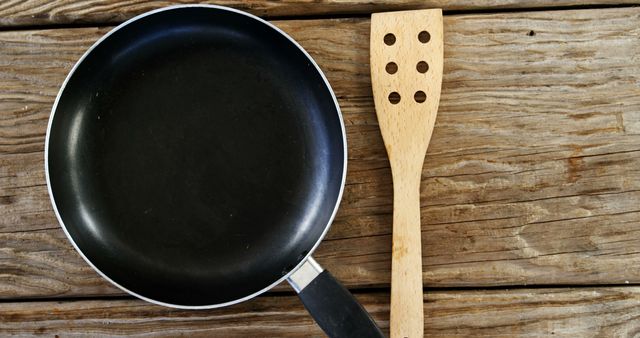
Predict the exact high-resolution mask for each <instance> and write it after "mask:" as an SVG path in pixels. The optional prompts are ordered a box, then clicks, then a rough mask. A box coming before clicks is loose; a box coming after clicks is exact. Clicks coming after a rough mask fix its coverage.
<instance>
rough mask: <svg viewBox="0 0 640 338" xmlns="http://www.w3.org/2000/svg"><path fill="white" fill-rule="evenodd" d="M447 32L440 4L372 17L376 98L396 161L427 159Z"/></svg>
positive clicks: (392, 158) (385, 137)
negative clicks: (435, 7)
mask: <svg viewBox="0 0 640 338" xmlns="http://www.w3.org/2000/svg"><path fill="white" fill-rule="evenodd" d="M442 31H443V29H442V10H441V9H426V10H417V11H403V12H389V13H376V14H373V15H372V17H371V47H370V48H371V81H372V87H373V97H374V101H375V106H376V113H377V115H378V122H379V124H380V129H381V131H382V136H383V138H384V142H385V145H386V147H387V153H388V155H389V159H390V161H391V162H392V165H393V162H395V161H398V160H399V161H406V160H407V159H406V158H405V157H409V158H412V159H415V160H416V161H419V163H420V166H421V165H422V161H423V160H424V156H425V154H426V151H427V146H428V144H429V140H430V139H431V132H432V130H433V125H434V123H435V120H436V114H437V111H438V104H439V102H440V88H441V84H442V67H443V39H442V34H443V32H442ZM414 162H415V161H414Z"/></svg>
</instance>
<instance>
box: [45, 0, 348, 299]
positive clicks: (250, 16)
mask: <svg viewBox="0 0 640 338" xmlns="http://www.w3.org/2000/svg"><path fill="white" fill-rule="evenodd" d="M183 8H206V9H216V10H222V11H228V12H233V13H236V14H240V15H244V16H246V17H248V18H250V19H253V20H256V21H258V22H260V23H262V24H264V25H266V26H267V27H269V28H271V29H273V30H275V31H276V32H278V33H280V34H281V35H282V36H284V37H285V38H286V39H288V40H289V41H290V42H291V43H292V44H293V45H294V46H295V47H297V48H298V49H299V50H300V51H301V52H302V53H303V54H304V55H305V56H306V57H307V59H308V60H309V62H311V64H312V65H313V66H314V67H315V69H316V71H317V72H318V74H319V75H320V77H321V78H322V80H323V82H324V84H325V86H326V89H327V90H328V91H329V94H330V95H331V98H332V100H333V103H334V105H335V108H336V112H337V115H338V120H339V121H340V128H341V135H342V144H343V157H344V158H343V168H342V178H341V183H340V189H339V192H338V196H337V198H336V204H335V206H334V208H333V211H332V213H331V217H330V218H329V221H328V222H327V224H326V225H325V228H324V230H323V231H322V234H320V237H319V238H318V240H317V241H316V242H315V243H314V245H313V246H312V248H311V249H310V250H309V252H308V253H307V254H306V255H305V256H304V258H302V259H300V261H299V262H298V264H297V265H296V266H295V267H294V268H293V269H291V271H289V272H288V273H287V274H285V275H284V276H282V277H281V278H279V279H278V280H276V281H275V282H273V283H271V284H270V285H268V286H266V287H265V288H263V289H261V290H259V291H257V292H254V293H252V294H249V295H247V296H244V297H242V298H238V299H235V300H232V301H229V302H224V303H217V304H208V305H181V304H173V303H167V302H163V301H159V300H156V299H152V298H149V297H146V296H143V295H141V294H138V293H136V292H134V291H131V290H129V289H127V288H126V287H124V286H122V285H120V284H119V283H117V282H116V281H114V280H113V279H111V278H110V277H109V276H107V275H106V274H105V273H103V272H102V271H100V269H98V267H97V266H96V265H94V264H93V262H91V260H89V258H88V257H87V256H85V254H84V253H83V252H82V250H80V247H79V246H78V245H77V244H76V242H75V241H74V240H73V237H72V236H71V234H70V233H69V231H68V230H67V227H66V225H65V224H64V221H63V220H62V217H61V216H60V212H59V211H58V207H57V205H56V201H55V197H54V195H53V190H52V188H51V180H50V177H49V176H50V175H49V138H50V135H51V127H52V125H53V119H54V117H55V113H56V110H57V107H58V103H59V101H60V98H61V97H62V95H63V93H64V90H65V88H66V86H67V83H68V82H69V80H70V79H71V77H72V76H73V74H74V73H75V71H76V69H77V68H78V67H80V65H81V64H82V62H83V61H84V60H85V58H87V56H89V54H91V52H92V51H93V50H94V49H95V48H96V47H97V46H98V45H100V44H101V43H102V42H103V41H104V40H106V39H107V38H108V37H109V36H111V35H112V34H114V33H115V32H117V31H119V30H120V29H122V28H124V27H126V26H127V25H129V24H131V23H133V22H135V21H138V20H140V19H142V18H144V17H147V16H149V15H153V14H156V13H160V12H165V11H170V10H176V9H183ZM347 159H348V156H347V137H346V130H345V126H344V120H343V117H342V111H341V110H340V106H339V105H338V100H337V98H336V96H335V93H334V91H333V89H332V88H331V85H330V84H329V81H328V80H327V77H326V76H325V74H324V72H323V71H322V69H320V67H319V66H318V64H317V63H316V62H315V60H314V59H313V58H312V57H311V55H309V53H308V52H307V51H306V50H305V49H304V48H303V47H302V46H301V45H300V44H299V43H298V42H297V41H296V40H294V39H293V38H292V37H291V36H289V35H288V34H287V33H285V32H284V31H282V30H281V29H280V28H278V27H276V26H275V25H273V24H272V23H270V22H268V21H266V20H264V19H262V18H260V17H258V16H256V15H253V14H250V13H247V12H244V11H241V10H239V9H235V8H231V7H226V6H219V5H207V4H191V5H175V6H167V7H163V8H158V9H155V10H152V11H149V12H146V13H142V14H140V15H137V16H135V17H133V18H131V19H129V20H127V21H125V22H123V23H121V24H120V25H118V26H116V27H115V28H113V29H112V30H110V31H109V32H107V33H106V34H105V35H103V36H102V37H100V38H99V39H98V40H97V41H96V42H94V43H93V44H92V45H91V47H89V49H87V50H86V51H85V52H84V54H83V55H82V56H81V57H80V58H79V59H78V61H76V63H75V64H74V66H73V67H72V68H71V70H70V71H69V74H67V77H66V78H65V80H64V82H63V83H62V86H61V87H60V90H59V91H58V94H57V95H56V99H55V101H54V103H53V106H52V108H51V114H50V115H49V121H48V123H47V132H46V136H45V148H44V166H45V178H46V182H47V191H48V193H49V199H50V200H51V205H52V206H53V211H54V213H55V215H56V219H57V220H58V223H59V224H60V226H61V228H62V230H63V231H64V233H65V235H66V237H67V239H68V240H69V242H71V244H72V245H73V248H74V249H75V251H76V252H78V253H79V254H80V256H81V257H82V258H83V259H84V261H85V262H87V264H89V266H91V268H93V270H95V271H96V272H97V273H98V274H99V275H100V276H101V277H102V278H104V279H105V280H107V281H108V282H110V283H111V284H113V285H115V286H116V287H118V288H119V289H121V290H122V291H124V292H126V293H128V294H130V295H133V296H135V297H137V298H140V299H142V300H145V301H147V302H150V303H152V304H156V305H161V306H166V307H171V308H178V309H190V310H200V309H214V308H220V307H225V306H230V305H234V304H237V303H241V302H244V301H247V300H249V299H252V298H254V297H257V296H258V295H260V294H263V293H265V292H267V291H268V290H270V289H272V288H273V287H275V286H276V285H278V284H280V283H282V282H283V281H284V280H286V279H288V278H289V277H290V276H291V275H292V274H293V273H294V272H295V271H297V270H298V269H299V268H300V267H301V266H302V265H303V264H304V263H305V262H306V261H307V260H308V259H309V258H310V257H311V254H312V253H313V252H314V251H315V250H316V249H317V248H318V245H320V242H322V240H323V239H324V237H325V236H326V234H327V233H328V232H329V229H330V228H331V225H332V223H333V220H334V218H335V216H336V213H337V212H338V207H339V206H340V202H341V200H342V195H343V193H344V187H345V182H346V177H347Z"/></svg>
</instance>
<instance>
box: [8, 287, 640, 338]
mask: <svg viewBox="0 0 640 338" xmlns="http://www.w3.org/2000/svg"><path fill="white" fill-rule="evenodd" d="M358 299H359V300H360V301H361V302H362V303H363V304H364V305H365V307H366V308H367V310H368V311H370V312H371V313H372V315H373V317H374V318H375V319H376V321H377V322H378V323H379V324H380V326H382V327H383V329H384V331H385V332H387V333H388V325H389V321H388V310H389V307H388V302H389V295H388V294H387V293H367V294H359V295H358ZM424 319H425V335H426V336H428V337H478V336H482V337H485V336H486V337H523V336H526V337H549V336H553V337H571V338H573V337H635V336H637V335H638V334H640V320H639V319H640V289H639V288H638V287H623V288H608V287H602V288H585V289H534V290H526V289H525V290H510V291H509V290H488V291H438V292H428V293H426V295H425V318H424ZM0 334H2V335H3V336H7V335H20V336H38V335H47V336H49V337H52V336H54V335H58V336H60V337H68V336H88V335H89V336H104V335H109V336H113V335H126V336H149V335H153V336H165V337H175V336H178V335H180V336H190V337H192V336H197V337H323V336H324V335H323V334H322V332H321V331H320V328H319V327H318V326H317V325H316V324H315V323H314V322H313V320H312V319H311V317H310V316H309V315H308V314H307V313H306V311H305V310H304V308H303V307H302V305H301V303H300V301H299V300H298V299H297V297H295V296H292V295H286V296H278V297H273V296H271V297H258V298H256V299H253V300H250V301H248V302H245V303H241V304H238V305H234V306H232V307H229V308H223V309H216V310H205V311H190V310H177V309H169V308H164V307H160V306H156V305H151V304H148V303H145V302H143V301H139V300H129V299H126V300H109V301H95V300H81V301H66V302H22V303H0Z"/></svg>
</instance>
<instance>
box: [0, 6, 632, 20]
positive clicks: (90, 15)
mask: <svg viewBox="0 0 640 338" xmlns="http://www.w3.org/2000/svg"><path fill="white" fill-rule="evenodd" d="M189 3H201V4H215V5H223V6H229V7H233V8H238V9H241V10H244V11H248V12H250V13H253V14H256V15H259V16H269V17H274V16H278V17H281V16H282V17H284V16H308V15H336V14H368V13H372V12H383V11H397V10H408V9H425V8H444V9H446V10H486V9H508V8H541V7H559V6H589V5H600V6H602V5H620V4H637V3H639V2H638V0H589V1H578V0H525V1H515V0H488V1H479V0H473V1H465V0H446V1H445V0H385V1H368V0H286V1H269V0H205V1H196V2H194V1H191V0H53V1H44V0H5V1H3V2H2V4H0V26H5V27H11V26H25V25H52V24H74V23H75V24H78V23H83V24H88V23H93V24H97V23H101V24H104V23H119V22H122V21H125V20H127V19H130V18H132V17H134V16H136V15H138V14H142V13H144V12H147V11H150V10H154V9H158V8H161V7H165V6H171V5H179V4H189Z"/></svg>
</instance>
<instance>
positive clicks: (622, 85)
mask: <svg viewBox="0 0 640 338" xmlns="http://www.w3.org/2000/svg"><path fill="white" fill-rule="evenodd" d="M59 3H60V2H52V5H51V6H56V5H57V4H59ZM65 3H66V2H65ZM137 3H140V4H142V5H141V7H139V8H136V9H127V8H125V7H120V8H118V6H114V9H113V10H111V12H109V10H110V9H108V8H110V7H109V6H106V5H105V6H100V5H96V3H92V5H89V2H78V3H77V4H76V5H68V6H67V9H65V10H54V9H51V10H47V9H42V8H47V7H46V6H47V5H46V3H45V2H39V1H38V2H33V1H31V2H30V1H26V2H24V3H22V2H20V3H18V1H14V0H11V1H7V2H3V3H2V4H0V13H1V15H0V18H2V19H0V21H2V22H3V23H5V24H12V25H13V24H17V23H19V22H22V23H21V24H41V23H42V24H51V23H55V22H65V23H69V22H77V21H82V20H83V18H86V22H92V23H93V22H96V23H100V24H104V22H112V21H120V20H122V19H124V18H125V17H128V16H130V15H131V13H133V12H135V11H137V10H142V9H141V8H146V7H144V6H146V5H145V2H137ZM265 3H266V2H265ZM345 3H347V2H345ZM450 3H452V4H453V3H454V2H450ZM490 3H497V2H490ZM505 3H506V2H504V3H503V2H501V4H505ZM531 3H536V4H542V5H544V4H543V3H542V2H540V3H538V2H531ZM33 4H38V6H40V7H38V6H32V8H36V7H38V8H40V9H37V10H35V11H36V12H37V11H40V12H41V13H49V14H47V15H42V14H37V13H36V12H29V11H25V12H23V13H25V14H24V16H23V17H24V18H27V17H29V16H31V15H34V17H33V18H32V19H28V20H32V21H28V20H27V21H20V20H19V19H16V18H18V17H20V15H22V14H15V15H12V14H10V13H9V11H12V10H14V9H15V8H17V7H20V6H23V5H33ZM154 4H158V3H154ZM269 4H270V5H273V6H279V5H280V3H275V2H274V3H271V2H269ZM425 4H428V2H426V1H425ZM546 4H547V5H548V4H549V3H546ZM554 4H555V3H554ZM287 5H288V6H292V7H287V8H289V9H291V8H294V7H295V6H294V5H293V4H287ZM42 6H44V7H42ZM256 6H257V5H256ZM318 6H319V7H323V6H325V3H320V4H318ZM336 6H337V5H336ZM341 6H342V5H341ZM367 6H374V7H375V6H378V7H375V8H383V7H384V6H387V5H384V4H378V3H376V4H375V5H366V6H364V7H362V8H364V9H362V12H361V13H364V12H367V11H369V10H372V9H371V7H367ZM389 6H395V5H389ZM487 6H488V5H487ZM510 6H511V5H510ZM513 6H516V7H517V6H519V5H517V4H516V5H513ZM328 7H330V6H327V7H323V8H328ZM256 8H258V7H256ZM299 8H302V7H299ZM305 8H307V7H305ZM308 8H310V9H308V12H309V13H312V12H314V11H316V13H319V12H322V13H337V12H339V11H336V12H329V11H327V10H325V9H317V8H316V7H313V6H309V7H308ZM101 11H102V12H101ZM105 11H106V12H105ZM323 11H324V12H323ZM72 12H73V13H76V14H69V13H72ZM103 12H104V13H111V14H105V15H103V14H98V15H96V14H92V13H103ZM254 12H256V13H260V10H256V11H254ZM16 13H18V12H16ZM26 13H31V14H26ZM62 13H67V14H62ZM114 13H119V14H114ZM270 13H271V14H273V15H276V14H277V15H284V14H283V13H279V14H278V12H275V11H272V12H270ZM287 13H292V14H293V15H299V13H298V14H295V11H291V12H287ZM445 14H446V12H445ZM101 15H103V16H101ZM120 15H121V16H120ZM51 17H53V18H54V19H51ZM25 20H26V19H25ZM56 20H57V21H56ZM275 24H276V25H278V26H279V27H281V28H282V29H284V30H285V31H287V32H289V33H291V34H292V36H293V37H294V38H296V39H297V40H298V41H300V43H301V44H302V45H303V46H304V47H305V48H306V49H307V50H308V51H309V52H310V54H311V55H312V56H313V57H314V58H315V59H316V60H317V61H318V63H319V65H320V67H321V68H322V69H323V70H324V71H325V73H326V75H327V77H328V78H329V81H330V82H331V84H332V86H333V88H334V89H335V91H336V95H337V96H338V98H339V101H340V105H341V107H342V109H343V113H344V118H345V123H346V127H347V134H348V142H349V161H350V162H349V168H348V170H349V171H348V176H347V186H346V190H345V195H344V198H343V201H342V204H341V207H340V211H339V213H338V215H337V217H336V221H335V222H334V225H333V227H332V229H331V231H330V233H329V235H328V238H327V239H326V240H325V241H324V242H323V243H322V245H321V246H320V248H319V250H318V252H317V253H316V254H315V256H316V258H317V260H318V261H319V262H320V263H321V264H323V265H324V266H325V267H326V268H327V269H329V270H331V272H332V273H333V274H334V275H335V276H336V277H337V278H339V279H340V280H342V281H344V282H345V284H347V285H348V286H349V287H350V288H352V289H359V290H360V292H361V294H360V295H361V296H362V297H364V298H367V297H372V298H371V302H374V304H381V305H379V306H380V309H378V310H375V311H376V312H375V313H374V315H375V316H377V317H376V318H378V319H380V320H381V324H382V325H383V326H385V325H388V323H387V322H386V321H385V316H388V308H387V307H388V295H386V294H384V293H377V292H374V293H371V292H370V291H368V290H369V289H368V288H371V287H377V288H381V290H387V289H388V287H389V280H390V266H391V260H390V257H391V222H392V199H391V195H392V186H391V172H390V169H389V163H388V161H387V157H386V152H385V148H384V145H383V142H382V138H381V136H380V131H379V128H378V125H377V119H376V116H375V112H374V107H373V100H372V97H371V83H370V77H369V64H368V62H369V44H368V41H369V29H370V25H369V20H368V18H367V17H358V18H350V17H344V18H341V19H331V18H324V19H313V20H309V19H304V20H282V21H276V22H275ZM108 30H109V27H84V28H74V27H58V26H55V25H54V26H51V27H50V29H37V27H34V29H27V30H25V29H22V30H13V28H11V27H5V28H4V29H3V31H1V32H0V335H1V336H4V335H6V333H22V334H25V335H30V334H38V333H42V334H47V335H49V336H52V335H54V334H60V333H62V334H63V336H65V334H64V333H73V332H75V333H77V334H79V335H82V333H86V332H95V333H96V334H98V333H101V332H105V333H113V334H115V333H119V334H125V333H136V332H137V333H139V334H143V333H144V332H146V331H144V330H148V329H150V328H157V330H158V332H159V333H161V332H160V331H162V332H167V333H166V335H169V336H172V335H175V334H176V333H177V332H185V333H187V332H188V333H189V334H197V333H198V332H200V334H201V335H207V334H208V333H211V332H214V331H215V330H217V331H215V332H217V333H219V336H229V335H232V334H234V332H238V334H237V335H240V336H251V333H252V332H253V333H255V335H257V334H258V333H261V334H262V335H264V336H269V335H271V336H283V335H285V334H289V335H293V336H295V335H298V336H305V335H311V334H313V333H314V332H315V333H316V334H317V333H318V332H319V331H318V328H317V327H316V326H315V324H312V323H311V320H310V318H309V317H308V316H307V315H306V314H304V312H302V308H301V307H300V305H299V303H298V301H297V300H296V299H294V298H291V297H292V296H291V295H290V294H288V293H279V294H278V293H271V294H270V295H267V296H265V297H261V298H259V299H257V300H254V301H252V302H249V303H245V304H242V305H239V306H238V307H233V308H229V309H225V310H216V311H211V312H207V311H204V312H200V311H196V312H188V313H185V312H184V311H177V310H170V309H162V308H156V307H154V306H150V305H146V304H144V303H142V302H138V301H133V300H130V299H119V300H115V299H114V300H112V299H111V297H112V296H116V295H122V293H121V292H120V291H119V290H117V289H115V288H114V287H112V286H110V285H108V284H107V283H106V282H105V281H103V280H102V279H101V278H100V277H99V276H98V275H97V274H96V273H95V272H93V271H92V270H91V268H89V267H88V266H87V265H86V263H84V262H83V261H82V259H81V258H80V257H79V256H78V254H77V253H75V252H74V251H73V249H72V247H71V245H70V244H69V243H68V242H67V240H66V238H65V237H64V234H63V233H62V231H61V229H60V227H59V226H58V225H57V223H56V220H55V216H54V215H53V213H52V210H51V207H50V204H49V199H48V196H47V191H46V186H45V182H44V172H43V156H44V155H43V153H42V152H43V144H44V132H45V128H46V123H47V119H48V116H49V111H50V109H51V105H52V103H53V100H54V98H55V95H56V93H57V90H58V88H59V86H60V85H61V83H62V81H63V80H64V77H65V75H66V73H67V72H68V71H69V69H70V68H71V67H72V65H73V63H74V62H75V61H76V60H77V59H78V58H79V57H80V55H81V54H82V53H83V52H84V51H85V50H86V48H88V46H90V45H91V44H92V43H93V42H94V41H95V40H97V39H98V38H99V37H100V36H101V35H102V34H104V33H105V32H107V31H108ZM444 36H445V61H444V79H443V85H442V97H441V102H440V109H439V112H438V120H437V122H436V126H435V130H434V133H433V137H432V139H431V144H430V146H429V150H428V153H427V160H426V161H425V163H424V169H423V171H422V176H421V222H422V243H423V248H422V251H423V281H424V283H425V286H427V287H428V289H427V290H428V292H427V293H426V300H427V301H426V303H425V304H426V305H425V306H426V307H425V330H426V331H425V332H426V333H427V334H434V335H440V336H456V335H459V336H463V335H472V334H481V335H485V336H491V337H493V336H500V335H504V336H509V335H530V336H547V335H549V334H551V333H552V332H553V333H554V334H555V335H564V336H571V337H575V336H605V337H608V336H634V335H637V334H639V333H640V328H638V324H637V323H638V322H640V321H638V320H637V316H638V313H637V309H638V308H640V307H638V305H639V304H638V299H639V298H638V290H637V286H634V284H640V268H638V267H639V266H640V251H639V250H638V248H639V247H640V235H639V233H640V223H639V221H640V208H639V207H638V206H639V205H640V204H639V203H638V202H639V201H640V171H639V169H638V168H640V146H638V145H639V144H640V113H639V112H640V63H639V62H638V61H639V60H638V55H640V8H637V7H621V8H596V9H579V10H552V11H545V10H536V11H520V10H514V11H508V12H504V13H472V14H464V15H458V14H456V15H445V17H444ZM593 284H600V285H613V284H616V285H627V284H628V285H629V286H628V287H615V288H613V287H610V286H602V287H597V288H586V287H585V288H581V287H579V286H581V285H582V286H586V285H593ZM532 285H535V286H537V287H536V288H534V289H526V287H529V286H532ZM545 285H546V286H557V285H572V286H575V288H557V289H544V288H539V287H540V286H545ZM486 286H491V287H494V288H495V289H491V290H489V291H456V290H450V291H433V288H442V287H469V288H482V287H486ZM511 286H518V287H521V288H525V289H522V290H512V291H509V290H507V289H508V288H510V287H511ZM279 290H280V291H282V290H287V291H290V288H288V287H286V286H284V287H281V288H279ZM370 293H371V294H370ZM439 295H440V296H439ZM376 297H378V298H376ZM72 298H73V299H82V300H79V301H77V302H71V301H69V300H70V299H72ZM56 299H57V300H59V301H60V303H58V302H57V301H54V300H56ZM376 299H377V301H379V302H381V303H375V302H376ZM273 302H276V303H273ZM279 302H281V303H279ZM371 302H370V301H369V300H368V299H365V303H367V304H371ZM265 304H266V305H265ZM268 304H272V305H268ZM274 304H275V305H274ZM270 306H271V307H270ZM375 306H378V305H375ZM375 306H374V307H375ZM382 308H384V309H382ZM64 309H67V310H64ZM125 309H129V310H125ZM128 311H129V312H128ZM282 313H284V316H282V315H280V314H282ZM212 316H213V317H212ZM296 316H297V317H296ZM387 318H388V317H387ZM263 319H264V321H263ZM295 323H302V324H299V326H297V324H295ZM201 325H202V326H201ZM183 330H186V331H183ZM207 330H211V331H207ZM225 330H226V331H225ZM251 330H253V331H251ZM72 331H73V332H72Z"/></svg>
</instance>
